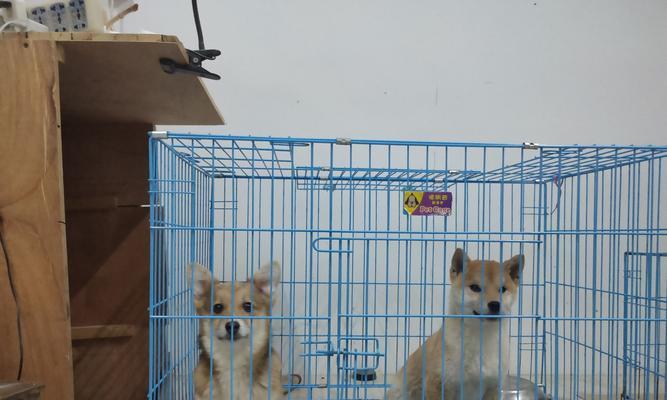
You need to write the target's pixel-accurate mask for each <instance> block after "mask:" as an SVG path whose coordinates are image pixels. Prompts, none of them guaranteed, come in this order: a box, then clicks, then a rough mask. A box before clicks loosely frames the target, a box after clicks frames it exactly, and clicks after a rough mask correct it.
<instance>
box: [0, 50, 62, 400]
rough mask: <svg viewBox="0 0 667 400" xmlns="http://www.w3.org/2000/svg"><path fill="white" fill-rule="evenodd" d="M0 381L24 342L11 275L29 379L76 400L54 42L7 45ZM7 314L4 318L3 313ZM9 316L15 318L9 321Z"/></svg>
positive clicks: (11, 370)
mask: <svg viewBox="0 0 667 400" xmlns="http://www.w3.org/2000/svg"><path fill="white" fill-rule="evenodd" d="M0 54H2V57H3V61H2V62H1V63H0V76H3V77H11V78H9V79H0V93H2V96H0V116H2V118H0V182H2V186H1V187H0V219H1V220H2V223H1V224H0V230H1V231H2V235H3V239H4V242H5V245H6V246H4V247H5V248H4V250H5V251H6V253H7V256H8V258H9V265H7V263H6V262H5V259H4V257H0V310H3V318H0V337H2V351H0V379H5V380H7V379H11V380H14V379H16V374H17V368H18V348H19V344H18V336H17V327H16V320H15V318H14V315H15V312H16V306H15V304H14V301H13V298H12V297H11V295H10V293H11V291H10V289H9V282H8V275H7V271H8V268H11V272H12V277H13V279H12V280H13V283H14V287H15V289H16V295H17V300H18V304H19V305H20V321H21V327H22V335H21V336H22V339H23V351H24V356H23V360H24V365H23V374H22V379H23V380H25V381H33V382H41V383H43V384H44V385H45V389H44V395H43V398H44V399H47V400H48V399H54V400H61V399H71V398H72V397H73V384H72V358H71V357H72V352H71V337H70V318H69V296H68V280H67V258H66V253H65V225H64V221H65V209H64V204H63V181H62V166H61V165H62V164H61V146H60V145H61V142H60V138H61V136H60V120H59V102H58V98H59V86H58V70H57V61H56V60H57V49H56V45H55V43H54V42H30V41H24V40H22V39H21V38H18V37H17V38H15V39H9V40H2V41H0ZM5 312H6V313H7V314H4V313H5ZM6 315H8V316H9V317H5V316H6Z"/></svg>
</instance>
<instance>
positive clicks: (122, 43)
mask: <svg viewBox="0 0 667 400" xmlns="http://www.w3.org/2000/svg"><path fill="white" fill-rule="evenodd" d="M0 35H2V36H0V38H2V40H17V38H20V39H21V40H28V41H45V40H46V41H48V40H57V41H58V43H59V44H60V45H61V46H62V49H63V52H64V57H63V58H64V60H65V61H64V63H63V64H62V65H61V68H60V81H61V84H60V88H61V90H60V96H61V114H62V116H63V119H64V120H70V121H78V122H104V123H137V122H139V123H150V124H162V125H223V124H224V120H223V118H222V116H221V115H220V112H219V111H218V109H217V107H216V106H215V104H214V103H213V101H212V99H211V96H210V94H209V92H208V90H207V89H206V86H205V85H204V83H203V82H202V80H201V79H199V78H198V77H196V76H193V75H186V74H167V73H165V72H164V71H162V68H161V67H160V58H163V57H164V58H170V59H172V60H174V61H176V62H178V63H181V64H185V63H187V60H188V58H187V54H186V51H185V49H184V48H183V46H182V45H181V43H180V42H179V41H178V39H176V38H175V37H173V36H166V35H158V34H148V35H145V34H142V35H138V34H98V33H86V32H76V33H65V34H63V33H50V32H42V33H39V32H37V33H35V32H31V33H28V34H25V33H4V34H0ZM212 65H213V64H212V63H210V64H209V66H212Z"/></svg>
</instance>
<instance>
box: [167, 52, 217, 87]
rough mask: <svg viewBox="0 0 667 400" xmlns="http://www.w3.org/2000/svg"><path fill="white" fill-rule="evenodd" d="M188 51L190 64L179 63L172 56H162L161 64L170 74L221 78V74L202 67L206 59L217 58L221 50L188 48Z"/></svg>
mask: <svg viewBox="0 0 667 400" xmlns="http://www.w3.org/2000/svg"><path fill="white" fill-rule="evenodd" d="M186 51H187V52H188V64H179V63H177V62H176V61H174V60H172V59H171V58H161V59H160V66H161V67H162V70H163V71H164V72H166V73H168V74H174V73H177V72H180V73H183V74H189V75H196V76H199V77H201V78H208V79H213V80H216V81H217V80H220V75H218V74H214V73H213V72H210V71H208V70H206V69H205V68H204V67H202V62H203V61H204V60H215V58H216V57H218V56H219V55H220V54H222V53H221V52H220V50H214V49H210V50H186Z"/></svg>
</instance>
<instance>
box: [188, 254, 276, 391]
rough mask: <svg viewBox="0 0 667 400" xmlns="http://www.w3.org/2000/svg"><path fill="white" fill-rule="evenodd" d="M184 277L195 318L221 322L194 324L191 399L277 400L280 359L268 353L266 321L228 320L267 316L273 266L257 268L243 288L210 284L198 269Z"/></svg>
mask: <svg viewBox="0 0 667 400" xmlns="http://www.w3.org/2000/svg"><path fill="white" fill-rule="evenodd" d="M188 277H189V279H190V284H191V287H192V290H193V293H194V303H195V308H196V310H197V315H200V316H207V315H214V316H221V317H223V318H215V319H204V318H202V319H200V320H199V348H200V350H201V353H200V356H199V363H198V364H197V368H196V370H195V396H196V399H197V400H200V399H201V400H204V399H209V398H212V399H224V400H237V399H238V400H240V399H244V400H245V399H249V398H250V395H251V393H252V398H253V399H267V398H269V395H270V398H271V399H283V398H284V396H283V388H282V385H281V377H280V376H281V361H280V355H279V354H278V353H277V352H276V351H275V350H274V349H273V348H272V347H271V332H270V330H269V320H268V319H253V320H250V319H234V320H232V318H231V316H232V315H235V316H251V315H252V316H264V317H267V316H270V315H271V308H272V304H271V299H270V296H269V294H270V293H273V295H272V296H273V298H275V297H277V296H276V294H277V293H274V292H275V291H276V290H277V287H278V284H279V282H280V267H279V265H278V263H275V262H274V263H271V264H267V265H265V266H263V267H262V268H261V269H260V270H259V271H257V272H255V274H254V277H253V279H252V280H247V281H245V282H235V283H232V282H219V281H215V282H213V278H212V276H211V273H210V272H209V270H208V269H207V268H205V267H204V266H202V265H200V264H192V265H190V266H189V267H188ZM232 294H233V295H232ZM232 353H233V360H232ZM269 365H270V368H269ZM211 366H212V367H213V371H212V372H211V369H210V367H211ZM211 376H212V377H213V379H212V380H211V379H209V378H210V377H211Z"/></svg>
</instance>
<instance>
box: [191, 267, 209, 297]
mask: <svg viewBox="0 0 667 400" xmlns="http://www.w3.org/2000/svg"><path fill="white" fill-rule="evenodd" d="M187 273H188V282H190V287H191V288H192V292H193V293H194V295H195V299H201V298H203V297H204V296H206V295H208V294H209V293H210V290H211V272H210V271H209V270H208V269H207V268H206V267H204V266H203V265H201V264H199V263H191V264H189V265H188V272H187Z"/></svg>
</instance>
